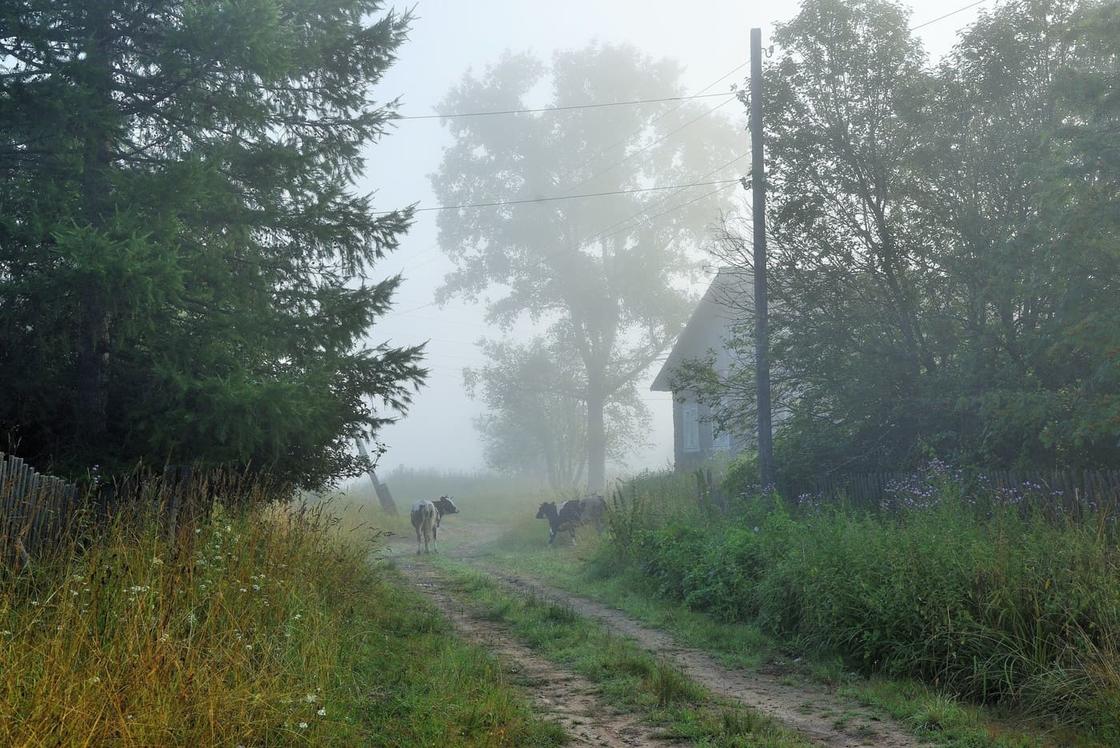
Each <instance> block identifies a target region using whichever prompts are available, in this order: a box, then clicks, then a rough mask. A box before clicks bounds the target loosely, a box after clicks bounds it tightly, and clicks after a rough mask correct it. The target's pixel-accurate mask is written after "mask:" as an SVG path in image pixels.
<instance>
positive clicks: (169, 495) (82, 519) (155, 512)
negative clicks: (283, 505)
mask: <svg viewBox="0 0 1120 748" xmlns="http://www.w3.org/2000/svg"><path fill="white" fill-rule="evenodd" d="M94 484H95V485H93V486H91V487H87V488H86V489H85V490H84V491H83V490H82V489H81V488H79V487H78V486H77V485H76V484H74V483H71V482H68V481H66V480H63V479H62V478H57V477H55V476H51V475H45V474H43V473H40V472H38V471H37V470H35V469H34V468H32V467H30V466H29V465H28V464H27V463H25V462H24V461H23V459H21V458H19V457H15V456H13V455H6V454H4V453H3V452H0V566H4V565H8V566H11V565H13V564H14V565H15V566H16V567H17V568H24V567H26V566H28V565H29V564H30V563H31V562H32V560H33V559H35V558H36V557H37V556H40V555H42V554H44V553H46V552H47V551H49V550H51V549H52V548H55V547H58V546H59V545H60V544H61V543H62V541H64V540H66V539H67V538H75V537H82V536H83V534H88V532H90V531H93V530H96V529H97V528H98V527H104V526H106V525H107V524H108V521H109V520H110V519H112V518H114V517H122V516H125V517H133V518H142V517H145V518H153V517H154V518H155V519H156V520H157V521H158V522H159V524H160V527H161V529H162V530H163V532H164V533H166V535H167V536H168V538H175V537H180V538H182V537H185V538H186V539H187V540H189V539H190V536H191V533H190V532H189V531H190V529H191V528H193V527H194V526H195V525H196V524H197V523H198V522H199V521H200V520H202V519H204V518H205V517H208V516H209V515H210V512H211V511H212V510H213V506H214V501H215V497H216V496H217V495H219V494H221V495H223V496H226V497H249V496H251V495H252V491H253V488H254V487H255V488H260V486H261V485H263V484H261V483H259V482H257V483H254V480H253V477H252V476H251V475H250V474H248V473H222V472H220V471H206V472H198V473H196V472H195V471H194V469H193V468H191V467H189V466H167V467H165V468H164V469H163V470H162V473H153V472H152V471H151V470H147V471H141V470H139V469H138V470H137V471H135V472H134V473H133V474H130V475H126V476H124V477H122V478H120V479H118V480H116V481H113V482H111V483H102V484H97V482H96V481H94Z"/></svg>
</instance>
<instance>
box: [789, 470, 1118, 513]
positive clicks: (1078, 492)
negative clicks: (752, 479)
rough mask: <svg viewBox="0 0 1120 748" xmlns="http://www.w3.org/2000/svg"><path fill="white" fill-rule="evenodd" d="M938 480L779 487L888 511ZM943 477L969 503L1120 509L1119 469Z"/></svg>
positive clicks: (823, 481) (847, 477) (922, 495)
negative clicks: (959, 491)
mask: <svg viewBox="0 0 1120 748" xmlns="http://www.w3.org/2000/svg"><path fill="white" fill-rule="evenodd" d="M937 480H938V479H937V478H936V477H932V478H931V477H929V476H923V475H922V474H921V473H860V474H844V475H833V476H827V477H821V478H817V479H816V480H813V481H808V482H796V483H795V482H788V481H787V482H786V483H785V485H781V486H779V491H780V492H781V493H782V494H783V495H785V496H787V497H789V498H790V499H791V500H793V501H795V502H796V503H805V502H812V503H816V502H828V501H846V502H848V503H849V504H851V505H853V506H857V507H862V508H867V509H876V510H888V511H889V510H892V509H899V508H903V507H904V506H906V505H907V504H911V505H920V504H922V503H923V501H924V500H925V499H927V498H929V499H932V498H933V497H932V496H930V495H927V493H926V492H927V491H929V490H930V488H931V487H933V486H935V485H936V483H937ZM942 480H945V481H946V482H949V483H952V484H953V485H957V486H959V487H960V490H961V492H962V496H963V497H964V498H965V499H966V500H969V501H973V502H987V503H992V504H1004V505H1010V506H1020V507H1023V508H1024V509H1040V510H1043V511H1046V512H1047V513H1052V514H1056V515H1059V514H1060V515H1067V516H1083V515H1085V514H1087V513H1092V512H1097V511H1105V512H1108V513H1110V514H1116V513H1118V512H1120V470H1054V471H1046V472H1042V471H1039V472H1028V471H1014V470H972V471H960V472H957V473H954V474H953V475H951V476H943V478H942Z"/></svg>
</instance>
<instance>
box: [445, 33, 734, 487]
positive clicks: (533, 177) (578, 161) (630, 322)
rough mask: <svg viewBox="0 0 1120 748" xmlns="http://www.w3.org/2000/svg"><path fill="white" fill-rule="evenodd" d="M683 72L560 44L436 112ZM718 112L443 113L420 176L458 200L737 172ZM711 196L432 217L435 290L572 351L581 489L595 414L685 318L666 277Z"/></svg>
mask: <svg viewBox="0 0 1120 748" xmlns="http://www.w3.org/2000/svg"><path fill="white" fill-rule="evenodd" d="M680 76H681V69H680V67H679V66H678V65H677V64H676V63H674V62H672V61H669V60H653V59H649V58H647V57H645V56H643V55H641V54H640V53H638V52H637V51H636V50H634V49H633V48H630V47H625V46H622V47H615V46H591V47H588V48H585V49H580V50H575V51H571V52H563V53H559V54H557V55H556V56H555V57H554V58H553V60H552V62H551V65H545V64H544V63H542V62H540V61H539V60H537V59H535V58H533V57H531V56H528V55H507V56H506V57H504V58H503V59H502V60H501V61H499V62H498V63H497V64H496V65H494V66H493V67H491V68H489V69H488V70H486V71H485V73H484V74H482V75H481V76H473V75H468V76H467V77H465V78H464V79H463V81H462V82H461V83H460V84H459V85H458V86H457V87H455V89H454V90H452V91H451V93H450V94H449V95H448V96H447V97H446V98H445V100H444V101H443V102H442V105H441V109H443V110H444V111H479V110H487V109H498V110H504V109H518V108H524V107H525V106H526V105H527V104H528V103H529V102H530V101H532V102H534V103H535V104H538V102H537V100H536V98H534V97H535V95H537V94H539V92H540V91H541V90H542V88H547V90H548V91H549V100H548V103H549V105H551V106H560V107H564V106H572V105H577V106H578V105H581V104H587V103H591V102H597V103H602V102H617V101H627V100H635V99H650V98H664V97H667V96H674V95H680V94H682V93H684V91H683V90H682V85H681V82H680ZM731 98H732V97H731V95H730V94H728V98H727V99H726V100H725V101H724V102H722V103H729V102H730V101H731ZM720 106H721V102H720V101H719V100H718V99H717V100H715V101H714V102H713V101H712V100H708V103H706V104H702V105H689V106H680V105H679V104H661V105H654V106H650V105H646V106H618V107H603V108H594V109H574V110H568V111H563V112H550V113H544V114H540V115H518V116H517V117H516V118H512V119H511V118H509V117H500V118H499V117H465V118H458V119H454V120H451V121H450V125H449V126H450V128H451V130H452V133H453V134H454V136H455V143H454V145H452V146H451V147H450V148H449V149H448V150H447V151H446V153H445V154H444V159H443V164H442V166H441V168H440V172H439V174H438V175H436V176H435V177H434V178H433V185H434V188H435V192H436V194H437V196H438V197H439V199H440V201H441V202H442V203H444V204H451V205H460V204H466V203H485V202H493V201H495V200H533V199H536V198H542V197H556V196H571V195H577V194H585V193H617V192H623V191H630V190H635V189H641V188H646V187H660V186H666V185H678V184H684V183H693V182H705V181H712V180H715V179H719V178H721V177H722V178H728V177H730V178H734V176H735V174H736V173H741V172H736V171H735V168H736V166H735V164H734V163H733V162H735V161H737V160H739V159H738V157H739V156H741V155H742V154H743V153H744V152H745V151H746V142H745V138H744V137H743V135H742V133H740V132H738V131H737V130H736V128H733V127H731V126H729V125H728V124H727V122H726V120H723V119H721V118H720V117H719V116H718V115H717V114H712V115H711V116H705V114H706V112H707V111H709V110H712V109H716V108H718V107H720ZM731 187H732V188H733V185H732V186H731ZM717 192H719V194H712V193H713V187H712V186H707V187H696V188H690V189H687V190H681V191H679V192H674V191H670V192H649V193H633V192H630V193H628V194H611V195H606V196H601V197H595V198H572V199H564V200H556V201H549V202H541V203H535V204H529V205H511V206H500V207H497V208H467V209H462V210H458V211H444V212H442V213H441V214H440V223H439V228H440V244H441V245H442V247H443V249H444V251H445V252H446V253H447V254H448V255H449V256H450V257H451V258H452V259H453V260H454V261H455V262H456V264H457V270H456V271H455V272H453V273H452V274H451V275H450V276H449V277H448V279H447V283H446V285H445V286H444V288H443V293H444V295H445V296H446V295H451V294H462V295H466V296H468V297H478V296H479V295H481V294H482V293H483V292H484V291H485V290H487V289H496V290H500V292H501V293H502V294H503V295H501V296H499V297H498V298H495V299H493V300H492V301H491V303H490V307H489V311H490V315H491V318H492V319H493V320H495V321H497V322H499V323H503V324H509V323H512V322H513V321H514V320H516V319H518V318H519V317H522V316H528V317H530V318H532V319H534V320H537V321H539V322H541V323H543V324H547V325H549V328H548V336H549V338H550V339H551V341H552V342H553V343H557V344H559V345H562V346H563V347H565V348H568V349H570V350H572V351H574V352H575V354H576V356H577V358H578V362H579V364H580V367H581V368H582V371H581V372H580V377H581V379H582V381H583V383H584V386H583V392H582V393H580V399H581V400H582V401H583V404H584V407H585V408H586V413H587V427H586V433H587V437H586V438H587V446H588V457H587V466H588V483H589V484H590V486H591V488H593V489H599V488H602V486H603V482H604V473H605V461H606V454H607V434H606V426H605V418H604V413H605V411H606V409H607V408H608V406H609V405H610V404H611V403H612V402H619V401H631V400H633V399H634V397H633V389H634V386H635V381H636V379H637V377H638V376H639V375H640V374H641V373H642V372H643V371H644V370H645V369H646V368H647V367H648V366H649V365H650V364H651V362H652V361H653V360H654V359H655V357H656V356H657V355H658V354H659V353H660V352H661V351H662V350H663V349H664V348H665V347H666V346H667V345H668V343H669V341H670V340H671V339H672V336H673V335H675V334H676V332H677V331H678V330H679V328H680V325H681V323H682V322H683V320H684V318H685V316H686V315H687V312H688V300H687V299H686V297H685V295H684V294H683V293H682V292H681V291H680V290H679V289H680V287H681V283H679V281H681V280H682V278H684V277H686V276H687V274H688V272H689V271H690V269H692V268H694V267H695V265H694V262H693V260H692V258H690V256H689V253H688V250H689V249H690V248H694V247H695V246H696V243H697V241H698V239H699V238H700V237H701V236H702V234H703V232H704V229H705V228H706V227H707V226H708V225H709V224H710V223H711V222H712V220H713V219H714V218H715V216H716V215H717V214H718V210H719V206H720V205H721V204H723V201H725V200H726V199H727V197H728V196H729V194H730V190H726V189H725V190H722V191H718V190H717Z"/></svg>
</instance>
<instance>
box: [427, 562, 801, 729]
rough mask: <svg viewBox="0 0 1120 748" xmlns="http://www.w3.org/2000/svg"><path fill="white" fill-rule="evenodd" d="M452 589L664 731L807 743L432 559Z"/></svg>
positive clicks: (564, 618)
mask: <svg viewBox="0 0 1120 748" xmlns="http://www.w3.org/2000/svg"><path fill="white" fill-rule="evenodd" d="M434 563H436V564H438V565H439V566H440V567H441V568H442V569H443V570H444V571H445V573H446V574H447V575H448V576H449V577H450V579H451V581H452V584H453V586H454V589H455V590H456V591H457V594H458V595H460V596H463V597H465V598H467V599H468V600H469V601H470V602H471V603H472V604H473V605H475V606H476V607H477V608H478V609H479V611H480V613H481V614H482V615H484V616H487V617H489V618H492V619H495V620H501V621H503V622H505V623H506V624H507V625H509V626H510V629H511V630H512V632H513V633H514V634H515V635H516V636H517V637H518V638H520V639H521V640H522V641H524V642H525V643H526V644H527V645H528V646H530V647H532V648H534V649H536V650H538V651H539V652H540V653H541V654H542V655H544V656H545V657H548V658H549V659H551V660H553V661H555V662H557V663H559V664H561V665H563V666H564V667H568V668H571V669H572V670H573V671H575V672H577V673H579V674H580V675H583V676H584V677H586V678H588V679H589V680H591V681H592V682H594V683H596V684H597V685H598V686H599V688H600V689H601V693H602V694H603V695H604V697H605V698H607V699H608V700H609V701H612V702H614V703H615V704H617V705H619V706H621V707H623V708H625V709H627V710H631V711H636V712H638V713H639V714H643V715H644V716H645V717H646V719H647V720H649V721H650V722H651V723H653V724H658V725H660V726H662V728H663V729H664V731H665V735H666V737H667V738H673V739H680V740H689V741H694V742H695V743H696V744H699V745H708V746H747V745H749V746H757V747H758V748H787V747H792V746H805V745H808V744H807V743H806V742H805V741H804V740H803V739H801V738H799V737H798V736H796V735H795V734H794V733H792V732H790V731H788V730H786V729H785V728H783V727H781V726H780V725H778V724H777V723H775V722H774V721H773V720H770V719H768V718H766V717H764V716H762V715H760V714H759V713H757V712H755V711H753V710H751V709H748V708H746V707H743V706H740V705H735V704H730V703H718V702H716V701H715V700H714V699H713V697H712V696H711V694H709V693H708V692H707V691H706V690H705V689H704V688H702V687H701V686H699V685H698V684H696V683H695V682H693V681H692V680H690V679H689V678H688V677H687V676H686V675H684V673H682V672H681V671H680V670H679V669H677V668H676V667H675V666H673V665H672V664H670V663H668V662H666V661H664V660H660V659H658V658H656V657H654V656H653V655H650V654H648V653H647V652H645V651H643V650H642V649H640V648H639V647H638V646H637V645H635V644H633V643H631V642H629V641H627V640H625V639H622V638H619V637H617V636H614V635H612V634H610V633H609V632H608V631H606V629H604V628H603V627H602V626H601V625H600V624H598V623H595V622H593V621H589V620H587V619H585V618H583V617H582V616H579V615H578V614H576V613H575V612H574V611H572V610H571V609H570V608H567V607H564V606H559V605H556V604H555V603H552V602H548V601H543V600H539V599H536V598H533V597H515V596H513V595H511V594H509V593H507V592H505V591H504V590H502V589H501V587H500V586H498V585H497V584H495V583H494V582H493V581H491V580H489V579H488V578H487V577H485V576H484V575H482V574H478V573H476V572H472V571H470V570H468V569H467V568H465V567H464V566H462V565H460V564H457V563H455V562H452V561H449V560H447V559H437V560H435V561H434Z"/></svg>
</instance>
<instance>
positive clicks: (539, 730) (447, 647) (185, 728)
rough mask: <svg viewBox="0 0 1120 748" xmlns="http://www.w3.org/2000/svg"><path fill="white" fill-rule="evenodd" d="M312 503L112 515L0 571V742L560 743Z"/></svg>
mask: <svg viewBox="0 0 1120 748" xmlns="http://www.w3.org/2000/svg"><path fill="white" fill-rule="evenodd" d="M377 543H378V538H377V534H376V533H373V532H370V531H368V530H367V529H365V528H351V529H350V530H349V531H343V529H342V527H341V526H340V524H339V523H338V522H337V521H335V520H332V519H330V518H329V515H328V513H327V512H325V511H322V508H320V510H319V511H314V510H313V511H310V512H307V511H295V510H294V509H292V508H289V507H285V506H272V507H271V508H261V509H256V510H251V511H243V512H237V513H234V512H227V511H224V510H222V509H221V508H220V507H218V508H217V509H216V510H215V512H214V514H213V515H212V517H211V519H210V520H209V521H207V522H205V523H203V524H200V525H199V526H198V527H196V528H186V529H185V530H184V533H183V537H180V538H179V539H178V540H177V542H175V543H174V544H172V543H169V542H168V541H167V539H166V537H165V534H164V532H163V528H162V527H160V526H159V524H158V523H155V522H144V521H138V520H129V521H123V520H122V521H119V522H116V523H114V524H112V525H111V526H109V527H108V528H106V529H105V530H104V531H103V532H101V533H99V534H98V535H97V536H95V537H93V538H92V539H90V538H87V539H86V541H85V542H84V543H78V542H73V543H70V544H68V545H66V546H65V547H61V548H58V549H56V552H55V553H54V554H52V556H51V557H49V558H46V557H44V558H36V559H35V562H34V564H33V565H32V567H31V568H30V569H29V570H25V571H24V572H21V573H15V572H12V571H5V572H2V574H3V575H2V576H0V745H27V746H37V745H51V746H71V745H107V744H110V745H136V746H147V745H161V746H162V745H229V746H235V745H245V746H251V745H340V746H346V745H374V746H414V745H452V746H457V745H461V746H474V745H483V746H489V745H493V746H521V745H541V746H548V745H558V744H560V743H562V742H563V733H562V730H561V729H560V728H559V727H558V726H556V725H554V724H551V723H546V722H542V721H540V720H539V719H537V718H535V717H534V716H533V715H532V713H531V710H530V708H529V707H528V706H527V704H526V703H525V702H524V701H523V700H522V698H521V696H520V695H519V694H518V692H516V691H515V690H514V689H513V688H512V687H511V686H510V685H508V684H507V683H506V682H505V679H504V676H503V674H502V671H501V669H500V668H499V666H498V665H497V663H496V662H495V661H494V660H493V658H492V657H490V656H489V654H487V653H486V652H484V651H482V650H480V649H478V648H476V647H472V646H468V645H466V644H465V643H463V642H461V641H460V640H458V639H456V637H455V636H454V634H453V632H452V630H451V629H450V628H449V624H448V623H447V622H446V621H445V620H444V619H443V618H442V617H441V616H440V615H439V614H438V613H437V612H436V611H435V610H434V609H432V608H431V607H429V606H428V605H426V604H425V603H424V602H423V601H422V600H421V599H420V598H419V597H418V596H417V595H416V594H415V593H414V592H412V591H410V590H408V589H407V588H406V586H405V585H404V584H403V583H402V580H400V579H399V578H397V577H396V576H395V572H392V571H391V570H389V569H387V568H385V567H384V566H378V565H375V564H371V563H370V552H371V549H373V548H375V547H376V545H377Z"/></svg>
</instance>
